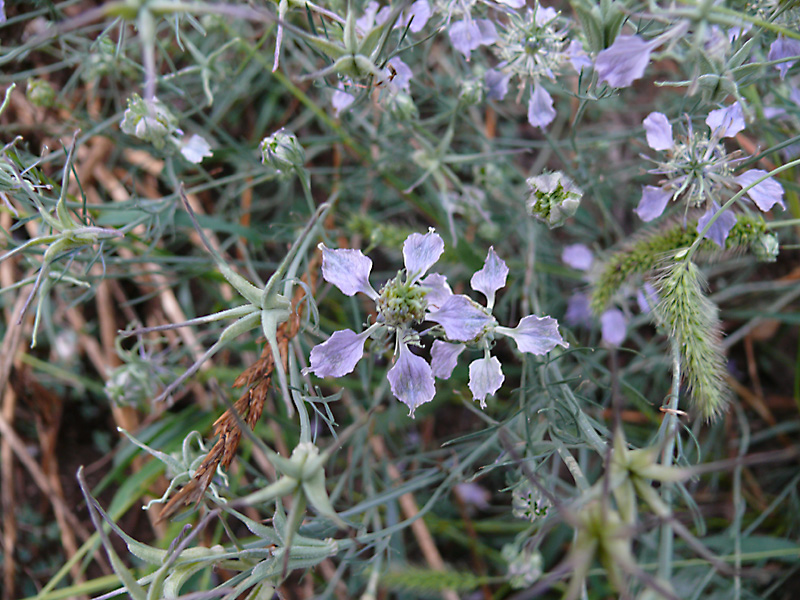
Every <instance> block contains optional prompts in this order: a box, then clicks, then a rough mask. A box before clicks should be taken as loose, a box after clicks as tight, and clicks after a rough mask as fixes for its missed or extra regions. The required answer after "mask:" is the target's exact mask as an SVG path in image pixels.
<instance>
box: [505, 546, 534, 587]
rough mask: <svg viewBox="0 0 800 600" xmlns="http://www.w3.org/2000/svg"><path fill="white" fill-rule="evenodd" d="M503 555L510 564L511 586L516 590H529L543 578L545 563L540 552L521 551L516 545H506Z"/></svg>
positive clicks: (525, 549)
mask: <svg viewBox="0 0 800 600" xmlns="http://www.w3.org/2000/svg"><path fill="white" fill-rule="evenodd" d="M502 555H503V558H505V559H506V561H507V562H508V579H509V584H510V585H511V587H512V588H514V589H515V590H521V589H525V588H529V587H530V586H532V585H533V584H534V583H536V580H537V579H539V577H541V576H542V570H543V566H544V561H543V559H542V554H541V553H540V552H539V551H538V550H529V549H527V548H524V547H523V548H522V549H519V548H517V547H516V546H515V545H514V544H506V545H505V546H503V549H502Z"/></svg>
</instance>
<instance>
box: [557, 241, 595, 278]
mask: <svg viewBox="0 0 800 600" xmlns="http://www.w3.org/2000/svg"><path fill="white" fill-rule="evenodd" d="M561 260H562V261H563V262H564V264H566V265H567V266H569V267H572V268H573V269H576V270H578V271H588V270H589V269H590V268H591V266H592V263H593V262H594V255H593V254H592V251H591V250H590V249H589V247H588V246H586V244H570V245H569V246H564V250H562V252H561Z"/></svg>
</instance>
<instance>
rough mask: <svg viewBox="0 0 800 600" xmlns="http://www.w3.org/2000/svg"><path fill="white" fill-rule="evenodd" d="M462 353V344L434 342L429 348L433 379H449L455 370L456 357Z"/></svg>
mask: <svg viewBox="0 0 800 600" xmlns="http://www.w3.org/2000/svg"><path fill="white" fill-rule="evenodd" d="M463 351H464V344H448V343H447V342H443V341H442V340H435V341H434V342H433V347H432V348H431V370H432V371H433V375H434V377H438V378H439V379H449V378H450V375H452V374H453V369H455V368H456V363H457V362H458V355H459V354H461V353H462V352H463Z"/></svg>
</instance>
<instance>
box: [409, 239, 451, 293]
mask: <svg viewBox="0 0 800 600" xmlns="http://www.w3.org/2000/svg"><path fill="white" fill-rule="evenodd" d="M442 252H444V241H443V240H442V238H441V237H440V236H439V234H438V233H436V232H434V231H433V229H431V230H430V231H428V233H426V234H425V235H422V234H421V233H412V234H411V235H409V236H408V237H407V238H406V241H405V242H404V243H403V263H404V264H405V266H406V272H407V273H408V276H409V277H410V278H411V281H416V280H417V279H419V278H420V277H422V276H423V275H424V274H425V273H426V272H427V271H428V269H430V268H431V267H432V266H433V265H434V263H435V262H436V261H437V260H439V257H440V256H441V255H442Z"/></svg>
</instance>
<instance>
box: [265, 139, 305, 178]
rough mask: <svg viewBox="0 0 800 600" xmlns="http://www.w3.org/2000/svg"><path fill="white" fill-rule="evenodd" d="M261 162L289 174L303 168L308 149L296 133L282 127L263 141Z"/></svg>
mask: <svg viewBox="0 0 800 600" xmlns="http://www.w3.org/2000/svg"><path fill="white" fill-rule="evenodd" d="M261 162H262V163H264V164H268V165H270V166H271V167H273V168H274V169H275V170H276V171H278V172H279V173H284V174H286V175H289V174H291V173H292V172H293V171H295V170H302V169H303V165H304V164H305V162H306V151H305V150H304V149H303V146H301V145H300V142H299V141H298V140H297V136H296V135H295V134H294V133H292V132H291V131H287V130H286V129H283V128H281V129H279V130H278V131H276V132H275V133H273V134H272V135H271V136H269V137H265V138H264V139H263V140H262V141H261Z"/></svg>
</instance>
